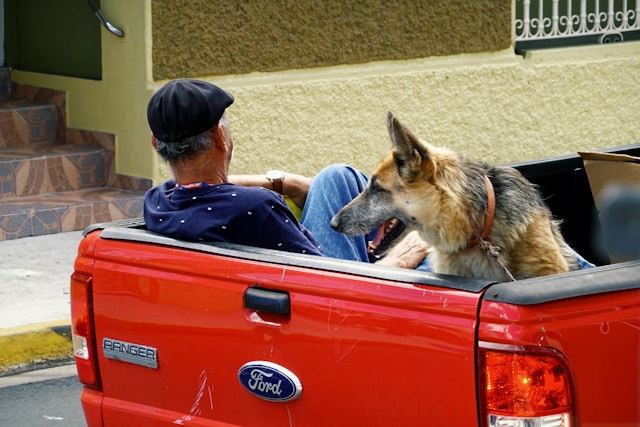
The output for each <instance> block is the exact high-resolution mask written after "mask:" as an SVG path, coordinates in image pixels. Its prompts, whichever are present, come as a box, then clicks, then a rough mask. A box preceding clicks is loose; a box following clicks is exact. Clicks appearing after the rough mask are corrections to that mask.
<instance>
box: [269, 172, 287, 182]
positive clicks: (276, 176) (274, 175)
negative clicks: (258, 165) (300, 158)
mask: <svg viewBox="0 0 640 427" xmlns="http://www.w3.org/2000/svg"><path fill="white" fill-rule="evenodd" d="M267 178H269V179H270V180H283V179H284V172H283V171H279V170H270V171H268V172H267Z"/></svg>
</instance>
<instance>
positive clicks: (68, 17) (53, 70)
mask: <svg viewBox="0 0 640 427" xmlns="http://www.w3.org/2000/svg"><path fill="white" fill-rule="evenodd" d="M5 23H6V24H5V28H6V62H7V64H6V65H8V66H10V67H12V68H13V69H16V70H23V71H32V72H37V73H44V74H57V75H63V76H70V77H81V78H87V79H98V80H99V79H101V77H102V65H101V51H100V49H101V43H100V36H101V33H100V23H99V22H98V20H97V18H96V17H95V15H94V14H93V11H92V10H91V9H90V8H89V6H88V5H87V2H86V1H84V0H5Z"/></svg>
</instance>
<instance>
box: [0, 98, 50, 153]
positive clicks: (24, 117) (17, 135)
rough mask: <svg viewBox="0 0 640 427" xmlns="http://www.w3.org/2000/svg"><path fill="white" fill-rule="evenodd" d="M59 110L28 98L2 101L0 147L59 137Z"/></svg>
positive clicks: (0, 107) (0, 105) (0, 108)
mask: <svg viewBox="0 0 640 427" xmlns="http://www.w3.org/2000/svg"><path fill="white" fill-rule="evenodd" d="M57 130H58V110H57V107H56V106H55V105H53V104H48V103H44V102H40V101H32V100H27V99H9V100H5V101H0V148H6V147H16V146H20V145H24V144H29V143H32V142H38V141H51V140H55V139H57V135H56V133H57Z"/></svg>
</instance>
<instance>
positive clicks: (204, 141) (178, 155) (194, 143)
mask: <svg viewBox="0 0 640 427" xmlns="http://www.w3.org/2000/svg"><path fill="white" fill-rule="evenodd" d="M212 138H213V133H212V132H211V130H206V131H204V132H202V133H201V134H199V135H195V136H190V137H188V138H185V139H182V140H180V141H176V142H165V141H161V140H159V139H157V138H156V152H157V153H158V154H159V155H160V157H162V160H164V161H165V162H178V161H181V160H187V159H188V158H190V157H194V156H196V155H198V154H200V153H202V152H204V151H207V150H209V149H210V148H211V144H212Z"/></svg>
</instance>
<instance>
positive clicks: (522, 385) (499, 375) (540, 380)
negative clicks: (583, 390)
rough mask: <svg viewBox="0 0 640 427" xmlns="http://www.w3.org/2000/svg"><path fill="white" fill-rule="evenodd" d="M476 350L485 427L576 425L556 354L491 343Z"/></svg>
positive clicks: (568, 383)
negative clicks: (478, 354)
mask: <svg viewBox="0 0 640 427" xmlns="http://www.w3.org/2000/svg"><path fill="white" fill-rule="evenodd" d="M480 346H481V347H480V399H481V405H482V406H481V408H480V411H481V418H482V419H481V421H482V425H483V426H487V427H498V426H500V427H522V426H531V427H536V426H539V427H568V426H573V425H574V424H573V423H574V419H573V418H574V409H573V399H572V395H571V394H572V391H571V390H572V384H571V376H570V372H569V368H568V364H567V363H566V362H565V361H564V359H563V357H562V356H561V355H560V354H559V353H558V352H556V351H553V350H551V349H542V348H523V347H516V346H504V345H500V344H492V343H481V344H480Z"/></svg>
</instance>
